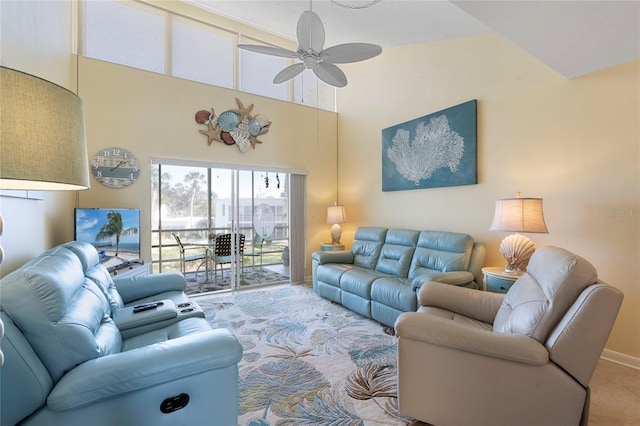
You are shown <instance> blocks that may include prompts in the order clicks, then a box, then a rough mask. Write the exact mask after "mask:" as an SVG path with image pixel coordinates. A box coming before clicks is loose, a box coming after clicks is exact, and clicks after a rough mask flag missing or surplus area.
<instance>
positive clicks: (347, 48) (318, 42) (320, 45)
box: [238, 10, 382, 87]
mask: <svg viewBox="0 0 640 426" xmlns="http://www.w3.org/2000/svg"><path fill="white" fill-rule="evenodd" d="M297 36H298V50H297V51H295V52H294V51H292V50H288V49H283V48H281V47H273V46H261V45H253V44H239V45H238V48H240V49H244V50H249V51H251V52H256V53H261V54H264V55H272V56H279V57H282V58H291V59H298V60H299V61H300V62H297V63H295V64H293V65H289V66H288V67H286V68H285V69H283V70H282V71H280V72H279V73H278V74H277V75H276V76H275V78H274V79H273V82H274V83H275V84H280V83H284V82H285V81H287V80H290V79H292V78H294V77H295V76H297V75H298V74H300V73H301V72H302V71H304V70H305V69H310V70H312V71H313V72H314V74H315V75H316V76H317V77H318V78H319V79H320V80H322V81H324V82H325V83H327V84H329V85H331V86H335V87H344V86H346V85H347V76H346V75H345V74H344V72H342V70H341V69H340V68H338V67H337V66H336V65H335V64H346V63H350V62H359V61H364V60H367V59H371V58H373V57H374V56H378V55H379V54H380V53H382V48H381V47H380V46H378V45H375V44H369V43H345V44H339V45H336V46H333V47H329V48H327V49H324V39H325V37H324V36H325V32H324V26H323V25H322V21H321V20H320V17H319V16H318V15H317V14H316V13H315V12H313V11H311V10H307V11H304V12H303V13H302V15H301V16H300V18H299V19H298V26H297Z"/></svg>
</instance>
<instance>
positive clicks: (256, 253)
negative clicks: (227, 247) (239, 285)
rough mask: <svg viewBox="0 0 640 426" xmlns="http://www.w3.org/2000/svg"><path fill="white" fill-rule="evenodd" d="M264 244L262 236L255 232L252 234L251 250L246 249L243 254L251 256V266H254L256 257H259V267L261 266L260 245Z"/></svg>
mask: <svg viewBox="0 0 640 426" xmlns="http://www.w3.org/2000/svg"><path fill="white" fill-rule="evenodd" d="M263 244H264V237H263V236H262V235H260V234H258V233H257V232H256V233H255V234H254V235H253V240H252V241H251V251H246V252H245V253H244V255H245V256H248V257H251V268H254V267H255V266H256V257H260V267H262V246H263Z"/></svg>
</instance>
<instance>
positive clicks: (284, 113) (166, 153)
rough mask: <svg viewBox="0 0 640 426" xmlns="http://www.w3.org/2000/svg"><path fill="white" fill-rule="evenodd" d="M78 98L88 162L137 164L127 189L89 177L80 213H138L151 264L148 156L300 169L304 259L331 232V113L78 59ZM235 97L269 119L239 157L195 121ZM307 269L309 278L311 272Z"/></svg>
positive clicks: (229, 106) (333, 139) (333, 151)
mask: <svg viewBox="0 0 640 426" xmlns="http://www.w3.org/2000/svg"><path fill="white" fill-rule="evenodd" d="M79 65H80V66H79V75H80V86H79V87H80V91H79V92H80V96H81V97H82V99H83V101H84V105H85V115H86V121H87V145H88V146H87V149H88V151H89V156H90V157H91V156H93V155H94V154H95V153H97V152H98V151H100V150H101V149H103V148H107V147H111V146H118V147H122V148H126V149H128V150H130V151H131V152H132V153H133V154H134V155H136V157H137V158H138V160H139V161H140V162H141V163H142V165H143V168H142V170H141V173H140V178H139V179H138V181H137V182H136V183H134V184H133V185H131V186H130V187H128V188H122V189H113V188H108V187H105V186H103V185H101V184H100V183H98V182H97V181H95V180H94V179H93V178H92V179H91V183H92V187H91V190H90V191H83V192H81V193H80V206H81V207H113V208H116V207H117V208H132V207H135V208H140V209H142V211H141V228H142V234H141V241H142V250H143V252H142V256H143V259H145V260H147V261H148V260H151V252H150V241H151V236H150V232H149V230H150V229H151V222H150V217H151V213H150V211H151V210H150V206H151V193H150V188H151V183H150V173H149V165H150V161H151V158H152V157H162V158H169V159H184V160H195V161H205V162H217V163H229V164H247V165H255V166H267V167H280V168H282V169H296V170H305V171H307V172H308V175H307V204H306V208H307V254H308V255H307V256H305V259H307V260H308V258H309V256H310V253H311V251H313V250H316V249H317V247H319V245H320V243H321V242H322V241H321V239H322V237H323V233H325V232H328V231H327V226H328V225H326V224H325V223H324V222H325V220H326V206H327V205H329V204H332V203H333V201H334V198H335V188H336V161H335V159H336V124H337V119H336V114H335V113H332V112H327V111H318V110H316V109H315V108H308V107H304V106H300V105H295V104H292V103H289V102H282V101H277V100H274V99H269V98H264V97H261V96H256V95H251V94H247V93H241V92H236V91H233V90H229V89H223V88H219V87H215V86H210V85H206V84H201V83H196V82H192V81H188V80H182V79H178V78H172V77H168V76H165V75H161V74H155V73H150V72H146V71H142V70H138V69H135V68H129V67H125V66H121V65H116V64H111V63H107V62H102V61H97V60H93V59H88V58H84V57H81V58H80V64H79ZM236 97H237V98H238V99H240V101H241V102H242V103H243V104H244V105H245V106H248V105H250V104H254V107H253V110H252V111H251V112H252V114H263V115H265V116H266V117H267V118H269V119H270V120H271V121H272V124H271V127H270V130H269V133H267V134H266V135H263V136H261V137H260V140H262V141H263V143H262V144H256V148H255V149H249V151H247V152H245V153H241V152H240V151H239V150H238V149H237V148H236V146H235V145H234V146H227V145H224V144H222V143H219V142H213V143H212V144H211V145H208V144H207V138H206V136H204V135H202V134H200V133H199V130H204V129H205V127H204V126H202V125H199V124H197V123H196V122H195V120H194V115H195V113H196V112H197V111H199V110H203V109H204V110H210V109H211V108H213V109H214V110H215V112H216V114H220V113H222V112H224V111H226V110H229V109H236V108H237V107H238V106H237V104H236V100H235V99H236ZM309 273H310V272H309V269H307V274H309Z"/></svg>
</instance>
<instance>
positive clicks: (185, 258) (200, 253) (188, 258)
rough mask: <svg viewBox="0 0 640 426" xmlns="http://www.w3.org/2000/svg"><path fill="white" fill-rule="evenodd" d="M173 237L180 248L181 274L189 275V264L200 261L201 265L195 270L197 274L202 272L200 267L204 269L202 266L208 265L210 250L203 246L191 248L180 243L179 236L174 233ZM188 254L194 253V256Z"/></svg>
mask: <svg viewBox="0 0 640 426" xmlns="http://www.w3.org/2000/svg"><path fill="white" fill-rule="evenodd" d="M171 235H173V238H175V239H176V243H178V247H179V248H180V272H182V274H183V275H184V274H186V273H187V266H186V264H187V262H195V261H200V264H199V265H198V267H197V268H196V270H195V273H196V274H197V273H198V271H199V270H200V267H202V265H203V264H205V263H206V261H207V259H208V257H209V256H208V250H209V249H207V248H204V247H202V246H193V247H190V246H188V245H185V244H182V241H180V237H178V234H176V233H172V234H171ZM203 248H204V250H203ZM188 252H193V254H188Z"/></svg>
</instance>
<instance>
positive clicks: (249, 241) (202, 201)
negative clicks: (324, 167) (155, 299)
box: [152, 160, 291, 293]
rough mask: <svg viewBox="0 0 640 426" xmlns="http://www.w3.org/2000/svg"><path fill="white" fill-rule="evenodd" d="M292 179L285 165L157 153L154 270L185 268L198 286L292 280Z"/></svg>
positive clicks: (213, 287) (224, 286)
mask: <svg viewBox="0 0 640 426" xmlns="http://www.w3.org/2000/svg"><path fill="white" fill-rule="evenodd" d="M289 182H290V175H289V173H286V172H285V171H277V170H276V171H267V170H243V169H238V168H233V167H226V166H219V165H206V164H202V163H187V162H183V161H169V160H164V161H158V160H155V161H154V165H153V176H152V193H153V197H152V202H153V207H152V262H153V268H154V272H164V271H181V272H183V273H184V274H185V277H186V278H187V282H188V283H189V287H190V293H198V292H209V291H216V290H224V289H237V288H240V287H243V286H250V285H261V284H271V283H280V282H289V281H290V276H291V275H290V273H289V267H290V256H289V252H290V250H289V249H290V242H289V230H290V224H289V217H290V214H289V210H290V197H289ZM228 234H230V237H223V236H225V235H228ZM225 239H229V240H230V251H229V250H227V251H226V252H224V250H223V248H227V247H226V245H227V244H226V243H223V241H225Z"/></svg>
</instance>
